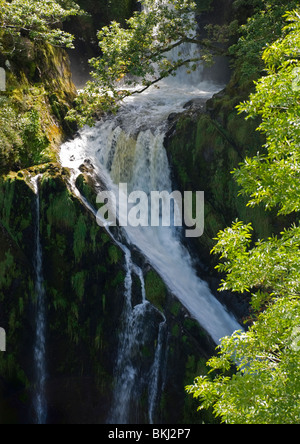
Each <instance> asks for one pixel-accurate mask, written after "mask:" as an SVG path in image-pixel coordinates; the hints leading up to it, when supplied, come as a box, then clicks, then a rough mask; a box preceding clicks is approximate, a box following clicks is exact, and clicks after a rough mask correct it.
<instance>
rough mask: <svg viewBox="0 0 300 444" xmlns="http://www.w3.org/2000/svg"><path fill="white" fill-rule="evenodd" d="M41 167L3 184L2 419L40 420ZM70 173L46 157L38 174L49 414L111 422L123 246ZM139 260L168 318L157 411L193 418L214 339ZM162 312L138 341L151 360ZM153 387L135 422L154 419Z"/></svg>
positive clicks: (176, 418)
mask: <svg viewBox="0 0 300 444" xmlns="http://www.w3.org/2000/svg"><path fill="white" fill-rule="evenodd" d="M42 170H43V168H41V169H40V170H39V171H37V170H35V169H29V170H26V171H22V172H19V173H18V174H11V175H10V176H9V177H6V178H5V179H2V181H1V184H0V187H1V193H0V196H1V215H0V220H1V232H0V236H1V237H0V242H1V246H2V248H1V293H0V307H1V309H0V324H1V326H2V327H3V328H5V330H6V332H7V352H6V353H1V355H0V368H1V380H0V393H1V396H0V418H1V419H0V421H1V423H15V422H16V423H32V422H34V421H35V419H34V412H33V406H32V396H33V392H34V387H35V368H34V367H35V363H34V358H33V345H34V340H35V311H36V305H35V299H36V295H35V291H34V288H35V286H34V279H35V277H34V270H33V264H34V254H35V248H34V241H35V227H36V223H37V221H36V220H34V218H35V216H34V215H35V202H36V199H35V194H34V191H33V189H32V188H31V185H30V175H35V174H36V173H37V172H40V171H42ZM68 174H69V173H68V171H65V170H63V171H62V170H61V169H60V168H59V167H58V166H57V165H55V164H48V165H47V166H46V167H45V171H44V172H43V176H42V179H41V183H40V202H41V207H40V220H39V224H40V233H41V243H42V248H43V277H44V287H45V294H46V307H47V310H46V319H47V322H46V366H47V378H46V399H47V404H48V422H49V423H105V422H106V421H107V418H108V413H109V411H110V408H111V400H112V397H113V374H114V368H115V361H116V355H117V352H118V341H119V333H120V330H121V329H122V322H123V321H122V312H123V307H124V303H125V301H124V291H125V290H124V285H125V283H124V281H125V268H124V254H123V252H122V251H121V250H120V249H119V248H118V246H117V245H116V244H114V243H113V242H112V240H111V239H110V237H109V236H108V235H107V233H106V232H105V231H104V229H102V228H100V227H98V225H97V224H96V221H95V218H94V217H93V216H91V214H90V213H89V212H88V211H87V210H86V209H85V208H84V207H83V206H82V205H81V203H80V202H79V201H78V199H77V198H76V197H74V196H73V195H72V194H71V192H70V191H69V189H68V188H67V185H66V182H65V181H66V179H68ZM79 182H81V185H80V186H81V188H82V190H84V191H85V192H86V193H90V195H91V193H92V191H91V190H90V188H89V185H88V184H87V182H86V181H85V179H84V176H82V178H81V179H80V180H79ZM88 190H90V191H88ZM141 266H142V268H143V270H144V273H145V291H146V297H147V299H148V300H149V301H150V302H151V303H152V304H153V306H156V307H157V308H158V309H159V310H160V311H161V312H163V313H164V316H165V318H166V331H165V340H164V341H165V342H164V357H163V359H162V361H161V362H162V366H163V367H164V371H163V372H162V373H161V376H160V378H163V379H164V389H163V390H162V391H161V389H160V391H159V394H158V399H157V405H156V408H155V412H154V418H155V420H156V421H158V422H163V423H165V422H168V421H171V422H172V423H177V422H179V423H180V422H182V421H183V420H184V417H186V418H189V408H188V407H189V404H188V405H185V396H184V385H185V384H187V383H189V381H190V380H191V378H193V377H194V375H195V374H197V372H198V371H199V369H200V370H201V369H203V366H204V361H205V358H207V357H208V356H209V353H210V352H212V350H213V345H212V344H210V342H209V340H208V339H207V337H206V335H205V334H204V332H201V329H200V328H199V326H198V325H197V323H196V322H194V321H193V320H192V319H190V318H189V316H188V314H187V313H186V311H185V310H184V309H183V308H182V307H181V305H180V303H179V302H178V301H176V300H175V299H174V298H173V297H172V295H170V294H168V291H167V290H166V288H165V286H164V284H163V282H162V281H161V279H160V278H159V277H158V276H157V274H156V273H155V272H154V271H153V270H151V268H150V267H149V265H147V264H146V263H142V262H141ZM134 282H135V283H134V290H133V304H134V305H136V304H139V303H140V299H141V288H140V284H139V283H138V281H137V278H135V280H134ZM153 313H154V312H153ZM161 322H162V318H161V317H160V316H158V315H155V316H154V315H151V316H150V318H149V326H150V325H153V327H152V328H153V329H154V330H153V333H151V334H149V335H148V337H147V338H146V339H145V342H144V343H143V346H142V347H141V348H140V350H139V360H141V361H142V362H143V365H144V366H145V369H146V368H147V369H149V367H151V365H152V363H153V361H154V359H155V354H156V350H157V347H158V343H157V337H158V329H159V325H160V323H161ZM145 331H146V326H145ZM151 331H152V330H151ZM145 334H146V333H145ZM147 371H148V370H147ZM162 374H163V375H164V376H162ZM160 384H162V381H161V382H160ZM147 397H148V394H147V393H145V394H144V395H143V397H141V399H140V400H139V401H138V404H137V411H138V414H137V413H135V416H134V417H132V418H131V421H132V422H136V421H137V422H140V423H143V422H148V421H149V418H148V416H149V407H148V403H147V401H146V399H147ZM143 398H144V400H143ZM175 401H176V405H177V408H176V409H174V408H173V406H174V402H175ZM189 402H190V401H189ZM192 411H193V410H192V409H191V412H192ZM191 420H192V419H189V421H191Z"/></svg>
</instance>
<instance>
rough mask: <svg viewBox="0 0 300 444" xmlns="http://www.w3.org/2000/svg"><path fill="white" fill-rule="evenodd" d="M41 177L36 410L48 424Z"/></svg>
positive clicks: (36, 262) (36, 186)
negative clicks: (41, 235) (41, 231)
mask: <svg viewBox="0 0 300 444" xmlns="http://www.w3.org/2000/svg"><path fill="white" fill-rule="evenodd" d="M39 180H40V175H38V176H35V177H34V178H33V179H32V184H33V186H34V191H35V194H36V213H35V216H36V231H35V257H34V270H35V297H36V338H35V344H34V363H35V376H36V384H35V393H34V400H33V405H34V410H35V415H36V422H37V424H46V421H47V400H46V393H45V382H46V347H45V346H46V306H45V303H46V302H45V297H46V295H45V289H44V277H43V253H42V245H41V238H40V197H39Z"/></svg>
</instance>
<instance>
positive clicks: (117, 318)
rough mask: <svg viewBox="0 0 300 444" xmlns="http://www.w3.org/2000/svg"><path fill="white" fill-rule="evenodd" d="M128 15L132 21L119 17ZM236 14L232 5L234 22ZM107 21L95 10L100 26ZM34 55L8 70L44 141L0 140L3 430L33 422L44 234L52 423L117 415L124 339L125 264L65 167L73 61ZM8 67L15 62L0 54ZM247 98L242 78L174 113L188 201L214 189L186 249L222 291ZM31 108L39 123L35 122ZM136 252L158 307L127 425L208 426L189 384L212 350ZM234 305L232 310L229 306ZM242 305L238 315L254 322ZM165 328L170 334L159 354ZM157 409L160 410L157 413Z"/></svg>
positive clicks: (251, 145) (246, 146) (34, 134)
mask: <svg viewBox="0 0 300 444" xmlns="http://www.w3.org/2000/svg"><path fill="white" fill-rule="evenodd" d="M92 3H93V5H92V6H93V7H94V5H96V3H97V7H98V6H99V8H100V9H101V8H102V10H104V9H105V10H106V9H107V8H106V6H107V4H108V2H104V1H101V2H92ZM204 3H205V4H206V3H208V2H204ZM87 4H89V5H90V6H91V4H90V2H88V1H86V0H82V6H83V7H85V6H86V5H87ZM120 4H122V6H123V7H122V9H118V6H119V5H120ZM230 4H231V2H230V1H228V2H224V5H226V8H227V7H228V10H229V9H230ZM92 6H91V7H92ZM113 6H114V8H113V12H112V10H110V12H109V14H113V17H114V18H120V19H121V20H122V19H124V18H125V17H126V15H127V14H128V11H131V9H132V7H133V2H131V1H128V2H119V1H118V2H116V1H114V2H113ZM103 8H104V9H103ZM226 8H225V9H226ZM100 9H99V10H97V11H92V12H93V14H95V15H94V18H93V20H96V17H97V14H99V11H100ZM223 12H224V11H223ZM223 12H222V14H223ZM117 13H118V14H119V15H118V16H116V15H115V14H117ZM228 14H229V15H230V12H228ZM223 15H226V14H225V12H224V14H223ZM101 17H102V18H103V16H101ZM81 20H85V19H83V18H82V19H81ZM86 20H87V22H86V27H84V26H83V25H84V24H83V22H81V23H80V26H81V27H82V28H84V32H85V33H86V34H87V33H89V32H90V29H93V28H94V23H91V22H90V20H91V19H89V18H87V19H86ZM103 20H104V21H107V18H103ZM70 30H71V29H70ZM24 45H25V46H26V45H27V46H26V48H27V49H26V51H25V53H24V60H23V61H22V60H13V61H12V62H11V64H10V68H9V70H8V85H9V88H10V90H11V91H12V95H13V97H14V101H13V105H12V111H11V112H12V115H13V116H15V118H16V121H17V120H18V119H17V116H18V113H19V112H20V111H22V110H23V111H24V112H25V113H28V119H29V124H30V125H29V128H31V129H32V128H34V131H31V132H28V128H27V132H26V131H25V135H26V137H25V136H24V134H23V132H18V133H17V132H13V134H8V133H5V134H4V135H5V138H4V137H3V138H2V140H4V141H5V142H6V144H5V145H3V144H2V145H1V144H0V161H1V162H2V163H1V165H0V173H1V174H2V176H1V178H0V245H1V248H0V327H2V328H4V329H5V330H6V334H7V351H6V352H5V353H1V352H0V423H1V424H7V423H34V422H35V415H34V409H33V401H32V400H33V395H34V391H35V385H36V373H35V363H34V354H33V349H34V341H35V328H36V327H35V320H36V295H35V282H34V281H35V274H34V254H35V245H34V244H35V230H36V226H37V223H38V224H39V228H40V237H41V245H42V250H43V279H44V287H45V294H46V300H45V303H46V321H47V322H46V366H47V375H46V384H45V386H46V391H45V396H46V398H47V405H48V422H49V423H66V424H76V423H105V422H106V421H107V420H108V417H109V414H110V411H111V408H112V399H113V395H114V389H115V386H114V384H115V380H114V372H115V368H116V361H117V355H118V349H119V340H120V332H121V331H122V328H123V327H124V319H123V313H124V305H125V297H124V294H125V291H126V260H125V259H126V258H125V256H124V251H122V250H121V249H120V248H119V246H118V245H117V244H116V242H114V241H113V240H112V239H111V237H109V235H108V234H107V232H106V231H105V230H104V229H103V228H100V227H99V226H98V225H97V223H96V220H95V217H94V216H93V215H92V214H91V213H90V212H89V211H88V210H87V209H86V207H85V206H83V205H82V203H81V202H80V200H79V199H78V198H77V197H76V196H75V195H74V194H73V193H72V192H71V191H70V188H69V186H68V181H69V177H70V172H69V171H68V170H66V169H61V167H60V165H59V164H58V163H57V156H56V153H57V149H58V147H59V144H60V143H61V141H62V139H63V138H64V137H65V136H66V135H68V134H70V132H71V130H72V129H71V128H69V127H68V126H67V125H66V124H65V123H64V115H65V113H66V111H67V109H68V107H70V105H71V103H72V100H73V99H74V96H75V90H74V85H73V84H72V82H71V80H70V70H69V66H68V62H67V59H66V54H65V53H64V52H61V51H59V50H56V49H53V48H50V47H43V48H42V47H32V46H31V45H30V44H29V43H28V42H24ZM0 64H2V65H3V64H5V60H4V59H2V57H1V56H0ZM17 66H19V68H17ZM20 67H21V68H20ZM248 93H249V89H248V88H247V90H246V89H245V90H243V88H241V87H239V86H238V84H237V81H236V79H235V78H234V76H233V78H232V80H231V82H230V83H229V85H228V87H227V88H226V90H224V91H223V92H222V93H220V94H218V95H217V96H215V97H214V98H213V99H212V100H211V101H209V102H208V103H205V102H203V101H202V100H198V101H193V102H190V103H188V104H187V105H186V111H185V112H184V113H183V114H181V115H171V116H170V118H169V123H170V130H169V132H168V135H167V137H166V140H165V146H166V149H167V152H168V156H169V160H170V163H171V164H172V168H173V176H174V182H175V183H176V185H177V186H178V188H179V190H180V191H184V190H186V191H187V190H199V191H200V190H201V191H205V201H206V207H205V233H204V236H202V237H201V238H200V239H199V240H198V241H196V242H195V244H193V245H190V248H191V249H193V251H194V254H195V258H197V259H199V260H198V263H199V264H200V260H201V262H202V263H205V267H203V266H201V267H200V266H199V269H201V270H200V271H201V273H202V275H203V274H205V276H206V277H207V276H209V277H210V283H211V286H212V288H213V289H216V288H217V286H218V281H217V279H216V278H215V276H214V273H213V271H212V270H213V266H214V261H213V259H212V258H211V257H210V255H209V251H210V249H211V248H212V246H213V238H214V237H215V236H216V234H217V232H218V230H219V229H222V228H224V227H225V226H227V225H229V224H230V223H231V222H232V220H234V219H235V218H237V217H239V218H240V219H242V220H244V221H245V222H247V221H250V219H249V215H248V212H247V209H246V207H245V201H244V199H243V198H242V197H238V198H237V194H238V188H237V185H236V183H235V182H234V180H233V178H232V175H231V171H232V170H233V169H234V168H236V167H237V166H238V164H239V162H241V161H242V159H243V158H244V156H245V155H246V154H251V153H253V152H256V151H257V150H258V149H259V148H260V147H261V144H262V141H261V139H260V136H259V135H258V133H257V132H255V128H256V122H250V121H248V122H246V121H245V120H244V118H243V117H242V116H239V115H238V114H237V111H236V110H235V106H236V105H237V104H238V103H239V102H240V101H241V100H243V99H245V98H246V97H247V94H248ZM21 105H22V106H21ZM32 109H34V111H35V112H36V113H37V114H35V115H38V119H37V118H35V120H34V119H33V121H31V120H30V115H31V114H30V112H31V110H32ZM32 116H33V117H34V115H32ZM0 118H1V115H0ZM1 122H2V120H1ZM32 122H33V123H34V122H35V126H32ZM25 129H26V128H25ZM0 131H1V128H0ZM22 131H23V130H22ZM10 139H13V140H14V144H13V145H11V144H10ZM8 148H9V149H8ZM1 150H2V151H1ZM11 153H12V154H13V155H11ZM33 165H37V166H33ZM82 171H83V174H82V175H81V176H80V177H79V178H78V180H77V186H78V188H79V189H80V191H81V192H82V194H83V195H84V196H85V197H87V198H88V199H89V201H92V202H93V204H95V191H94V189H93V184H92V182H91V181H90V178H89V176H88V174H86V172H87V171H86V170H84V169H83V170H82ZM37 174H41V180H40V186H39V197H40V215H39V220H38V221H37V220H36V216H35V214H36V211H35V209H36V207H35V206H36V195H35V193H34V190H33V187H32V185H31V183H30V179H31V178H32V177H34V176H36V175H37ZM251 214H252V215H253V214H255V216H254V219H253V224H254V228H255V231H256V233H257V236H258V237H265V236H267V235H268V234H269V233H270V232H271V231H274V228H276V227H272V223H273V222H272V215H270V216H267V215H266V214H265V213H264V212H263V211H262V210H261V209H259V208H258V209H257V210H256V213H254V210H253V209H252V210H251ZM271 227H272V228H271ZM277 228H279V227H277ZM132 254H133V256H134V259H135V261H136V262H137V263H138V265H139V267H140V268H141V270H142V271H143V276H144V283H145V293H146V298H147V300H148V301H149V304H151V307H152V308H151V310H150V315H149V322H148V323H147V328H146V327H145V331H144V333H145V332H147V334H146V333H145V340H144V342H143V343H142V345H141V343H140V344H139V345H138V346H137V347H136V350H135V359H136V360H137V361H138V362H139V363H141V364H140V368H141V369H142V372H144V375H141V378H140V379H141V380H142V382H143V383H142V384H141V389H140V392H139V397H138V398H137V401H136V404H135V406H134V407H135V409H134V410H135V411H132V412H130V421H131V422H135V423H147V422H149V417H150V416H151V419H152V420H153V421H154V422H156V423H169V424H177V423H178V424H184V423H187V424H188V423H190V424H191V423H193V422H201V421H206V422H211V421H213V419H212V418H211V417H210V415H209V413H207V412H205V413H203V414H201V415H202V416H201V415H200V414H199V413H196V409H197V403H194V401H193V400H192V399H190V397H187V396H186V395H185V392H184V386H185V385H187V384H191V383H192V381H193V379H194V377H195V376H196V375H200V374H205V373H206V368H205V361H206V360H207V358H209V356H211V355H212V353H213V351H214V345H213V344H212V343H211V341H210V340H209V338H208V337H207V335H206V334H205V332H204V331H202V330H201V329H200V328H199V326H198V324H197V323H196V322H195V321H194V320H193V319H191V317H190V316H189V314H188V313H187V312H186V310H185V309H184V308H183V307H182V305H181V304H180V303H179V302H178V300H176V299H175V298H174V297H173V295H171V294H170V293H169V292H168V290H167V289H166V287H165V285H164V283H163V282H162V280H161V279H160V277H159V276H158V275H157V273H156V272H155V271H154V270H153V269H152V268H151V267H150V265H149V264H148V263H147V262H146V261H145V259H143V258H142V257H141V256H140V254H139V253H138V252H133V253H132ZM203 270H204V271H203ZM141 300H142V289H141V282H140V281H139V279H138V276H137V275H136V274H134V273H133V274H132V307H133V308H134V307H137V306H138V305H139V304H140V303H141ZM227 302H228V303H229V304H232V305H236V302H234V301H232V299H230V295H227ZM241 305H242V306H241V307H239V308H238V311H239V316H240V317H241V316H242V314H243V312H244V306H243V303H241ZM162 319H165V326H164V337H163V340H162V342H160V339H159V338H160V336H159V333H160V328H161V324H162ZM159 347H161V358H160V367H161V368H160V371H159V374H158V377H157V389H158V390H157V397H156V399H155V400H154V401H153V400H152V401H151V393H150V394H149V393H148V391H147V390H146V385H147V382H148V380H147V377H149V375H150V376H151V374H150V373H149V369H150V368H153V367H154V364H155V360H156V356H157V354H158V352H159V351H160V348H159ZM151 402H154V404H155V405H154V407H153V405H152V408H150V407H149V405H150V404H151ZM149 410H150V413H149Z"/></svg>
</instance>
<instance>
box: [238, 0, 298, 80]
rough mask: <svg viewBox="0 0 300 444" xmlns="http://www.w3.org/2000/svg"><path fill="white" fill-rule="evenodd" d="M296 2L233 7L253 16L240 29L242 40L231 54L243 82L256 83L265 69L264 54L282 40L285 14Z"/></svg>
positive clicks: (254, 1)
mask: <svg viewBox="0 0 300 444" xmlns="http://www.w3.org/2000/svg"><path fill="white" fill-rule="evenodd" d="M297 5H298V1H295V0H288V1H287V0H235V2H234V4H233V7H234V8H235V9H236V10H237V11H240V10H241V9H242V8H244V9H245V10H247V11H250V12H251V15H250V17H249V18H248V20H247V22H246V23H245V24H243V25H242V26H241V27H240V38H239V40H238V42H237V43H236V44H234V45H233V46H232V47H231V48H230V50H229V52H230V54H231V55H232V56H233V60H234V62H233V65H234V68H235V70H236V71H237V72H238V73H239V75H240V77H241V79H242V80H243V81H246V80H249V79H250V80H256V79H257V78H258V77H259V76H260V75H261V73H262V71H263V69H264V65H263V63H262V54H263V52H264V50H265V48H266V45H268V44H272V43H273V42H274V41H276V40H277V39H278V38H279V37H280V36H281V31H282V27H283V26H284V18H283V14H284V13H285V11H287V10H292V9H294V8H296V7H297Z"/></svg>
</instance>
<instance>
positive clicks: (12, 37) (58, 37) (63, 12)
mask: <svg viewBox="0 0 300 444" xmlns="http://www.w3.org/2000/svg"><path fill="white" fill-rule="evenodd" d="M79 12H80V8H79V6H78V5H76V4H75V3H74V2H73V1H69V0H61V1H59V0H57V1H56V0H43V1H39V0H35V1H30V0H12V1H11V2H9V1H6V0H0V50H1V52H2V53H12V52H14V51H15V50H16V45H17V43H18V41H19V39H20V37H27V38H29V39H30V40H32V41H42V42H48V43H50V44H51V45H55V46H66V47H68V48H71V47H73V44H72V42H73V36H72V35H70V34H68V33H67V32H65V31H63V30H62V29H61V23H62V22H63V21H64V20H66V19H67V18H68V17H70V16H74V15H77V14H79Z"/></svg>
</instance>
